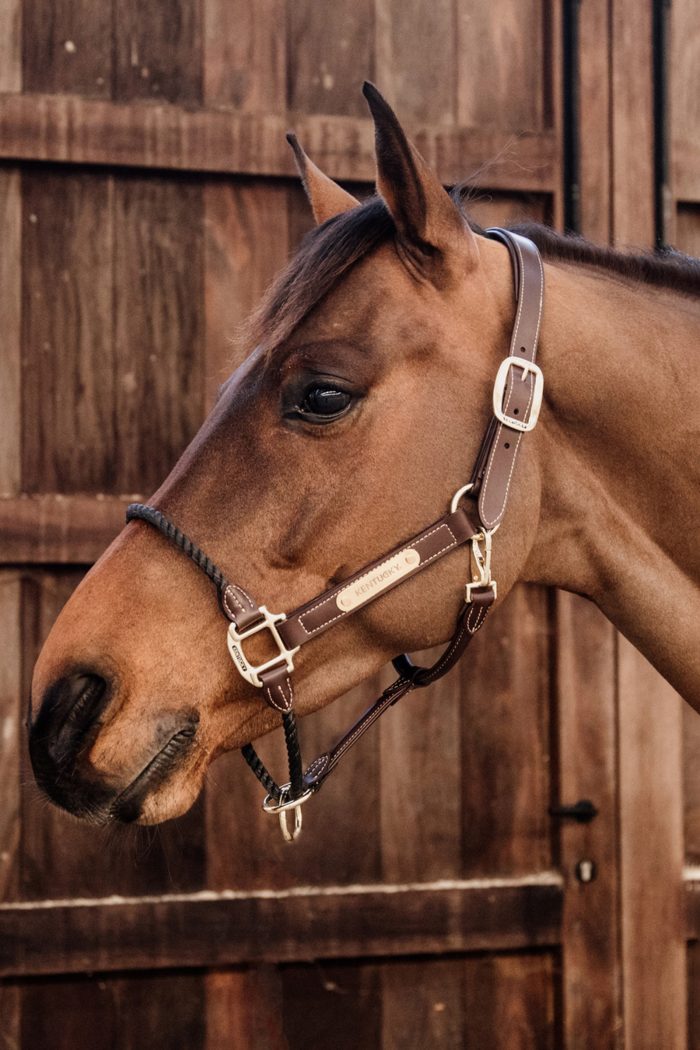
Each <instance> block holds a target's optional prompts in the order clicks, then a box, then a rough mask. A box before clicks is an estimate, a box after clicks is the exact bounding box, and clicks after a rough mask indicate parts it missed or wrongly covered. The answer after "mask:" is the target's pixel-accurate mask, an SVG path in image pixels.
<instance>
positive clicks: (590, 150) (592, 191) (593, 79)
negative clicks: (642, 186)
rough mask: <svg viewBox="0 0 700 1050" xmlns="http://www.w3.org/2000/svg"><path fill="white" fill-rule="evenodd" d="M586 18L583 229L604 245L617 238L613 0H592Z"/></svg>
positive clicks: (582, 15)
mask: <svg viewBox="0 0 700 1050" xmlns="http://www.w3.org/2000/svg"><path fill="white" fill-rule="evenodd" d="M579 18H580V54H579V65H580V78H581V79H580V107H579V118H580V129H579V143H578V145H579V151H580V175H579V177H580V182H579V192H580V215H581V232H582V233H583V235H584V236H585V237H588V238H590V239H591V240H592V241H596V242H597V243H598V244H608V243H609V242H610V240H611V239H612V227H611V221H612V209H611V203H612V202H611V191H612V185H611V178H612V154H611V133H612V128H611V118H612V113H611V104H612V99H611V95H610V75H609V72H610V64H611V61H612V55H611V43H612V41H611V36H610V32H609V26H608V20H609V0H586V3H585V4H581V5H580V7H579Z"/></svg>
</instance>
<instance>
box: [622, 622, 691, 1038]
mask: <svg viewBox="0 0 700 1050" xmlns="http://www.w3.org/2000/svg"><path fill="white" fill-rule="evenodd" d="M618 683H619V684H618V689H619V716H618V718H619V741H620V744H619V747H620V754H619V793H620V794H619V798H620V818H619V819H620V824H619V827H620V886H621V893H620V908H621V928H622V964H623V973H624V999H623V1005H624V1032H625V1042H626V1045H629V1046H634V1047H639V1048H640V1050H646V1048H649V1050H652V1048H657V1047H660V1046H663V1047H664V1050H675V1048H677V1050H682V1048H685V1046H686V960H685V919H684V911H683V909H684V903H685V902H684V900H683V896H682V894H683V887H682V869H683V801H682V795H681V792H682V736H681V734H682V709H681V700H680V698H679V697H678V696H677V694H676V693H674V692H673V690H672V689H671V687H670V686H669V685H668V684H667V683H666V682H664V680H663V679H662V678H661V676H660V675H658V674H657V672H656V671H654V670H653V669H652V667H651V666H650V665H649V664H648V663H647V662H646V661H645V660H644V659H643V657H642V656H641V655H640V654H639V653H638V652H637V651H636V650H635V649H634V648H633V646H632V645H631V644H630V643H629V642H627V641H626V640H625V639H623V638H622V636H621V635H618Z"/></svg>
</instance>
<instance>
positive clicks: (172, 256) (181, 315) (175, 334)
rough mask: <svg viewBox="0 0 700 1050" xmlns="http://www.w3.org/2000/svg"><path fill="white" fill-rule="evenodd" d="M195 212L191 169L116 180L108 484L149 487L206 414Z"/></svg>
mask: <svg viewBox="0 0 700 1050" xmlns="http://www.w3.org/2000/svg"><path fill="white" fill-rule="evenodd" d="M202 217H203V205H202V187H201V184H200V183H199V182H198V181H195V180H193V179H192V180H190V179H183V178H178V179H163V178H160V177H151V176H146V177H138V176H131V175H130V176H129V177H124V178H122V179H120V180H119V182H118V183H117V184H116V186H115V193H114V282H115V286H116V287H118V288H119V295H118V296H116V297H115V302H114V352H115V371H116V376H115V387H114V394H113V399H112V404H111V410H112V412H113V420H114V439H113V440H114V444H113V447H112V449H111V471H110V476H109V483H108V484H107V485H106V486H105V489H106V490H107V491H111V492H115V491H116V492H133V491H139V492H145V493H149V492H151V491H153V489H155V488H156V487H157V486H158V485H159V484H160V482H161V481H162V480H163V478H164V477H165V475H166V474H167V473H168V472H169V471H170V468H171V467H172V466H173V465H174V464H175V462H176V460H177V459H178V457H179V455H180V453H181V452H182V450H183V449H184V447H185V445H186V444H187V443H188V442H189V441H190V439H191V438H192V437H193V435H194V434H195V432H196V431H197V429H198V428H199V425H200V423H201V421H202V419H203V416H204V376H203V375H202V343H203V338H204V333H203V316H202V315H203V309H202V304H203V286H204V269H203V245H202ZM117 421H118V425H117Z"/></svg>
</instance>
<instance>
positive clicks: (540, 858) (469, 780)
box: [455, 586, 552, 877]
mask: <svg viewBox="0 0 700 1050" xmlns="http://www.w3.org/2000/svg"><path fill="white" fill-rule="evenodd" d="M487 626H488V629H487V630H484V631H482V632H481V633H480V634H479V636H478V638H477V639H476V640H475V641H474V643H473V645H472V648H471V649H470V652H469V660H468V661H464V662H463V663H462V664H461V665H460V667H459V668H458V669H457V670H456V672H455V674H456V675H459V677H460V678H461V683H462V837H463V850H464V854H463V856H464V861H463V863H464V874H465V876H471V877H473V876H481V875H484V876H493V875H514V874H517V873H520V872H530V871H539V870H541V869H543V868H549V867H550V866H551V862H552V858H551V847H550V823H549V817H548V815H547V807H548V805H549V799H550V773H549V765H550V738H549V733H550V726H549V719H550V711H549V702H550V680H549V644H550V623H549V614H548V601H547V593H546V591H544V590H543V589H539V588H536V587H524V586H520V587H517V588H516V589H515V590H514V591H512V592H511V594H510V595H509V596H508V598H507V599H506V601H505V602H504V603H503V605H502V606H499V609H498V615H497V616H494V618H493V620H490V621H489V624H488V625H487Z"/></svg>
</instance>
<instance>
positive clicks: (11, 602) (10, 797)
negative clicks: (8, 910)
mask: <svg viewBox="0 0 700 1050" xmlns="http://www.w3.org/2000/svg"><path fill="white" fill-rule="evenodd" d="M21 600H22V583H21V578H20V574H19V573H17V572H13V571H8V570H4V571H3V572H2V573H0V901H8V900H13V899H15V898H16V896H17V890H18V885H19V837H20V825H19V819H20V748H21V746H22V742H23V741H22V707H21V699H20V698H21V695H22V634H21ZM0 1045H1V1044H0Z"/></svg>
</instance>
